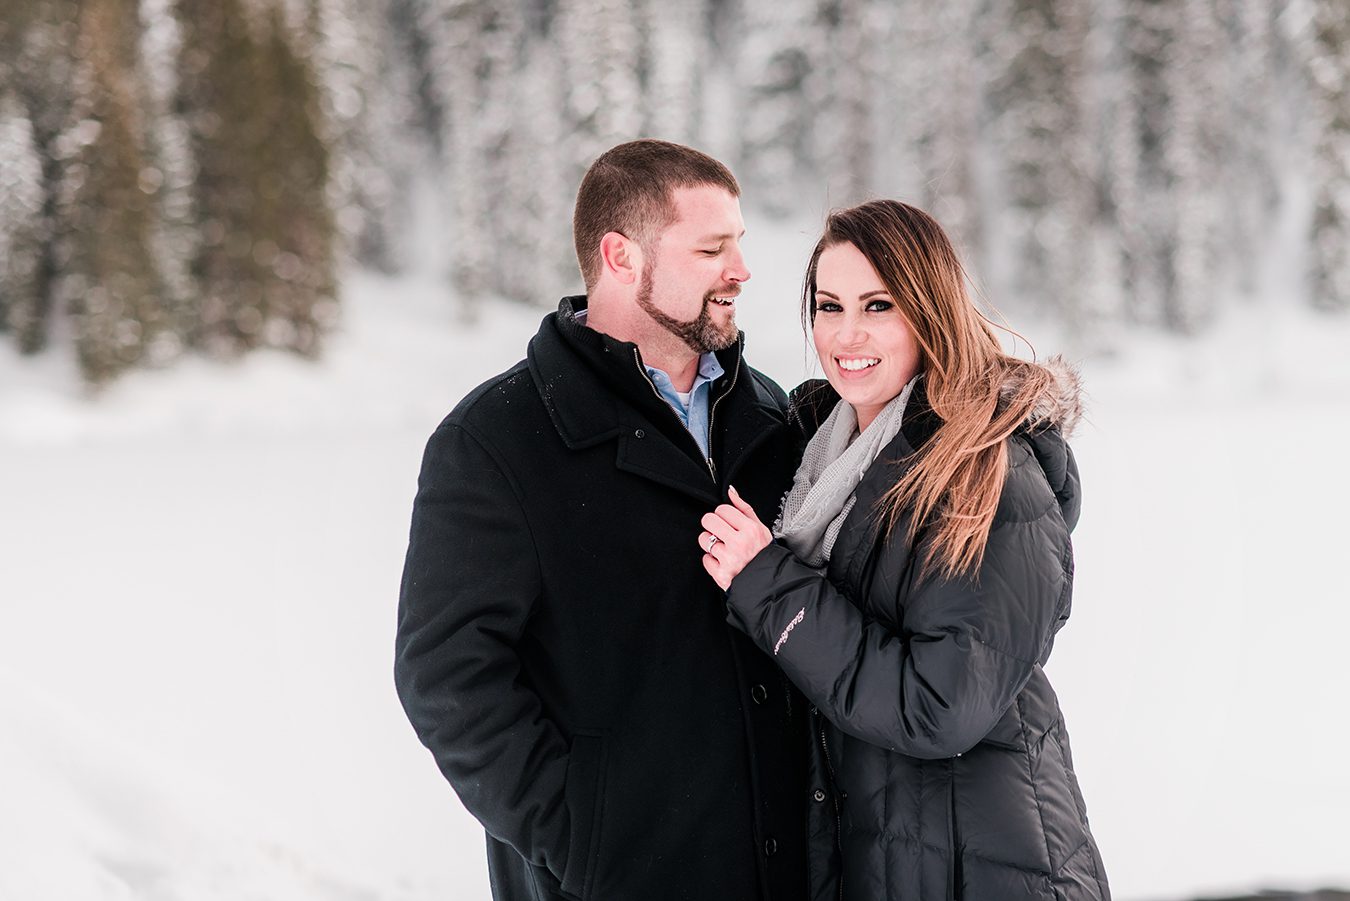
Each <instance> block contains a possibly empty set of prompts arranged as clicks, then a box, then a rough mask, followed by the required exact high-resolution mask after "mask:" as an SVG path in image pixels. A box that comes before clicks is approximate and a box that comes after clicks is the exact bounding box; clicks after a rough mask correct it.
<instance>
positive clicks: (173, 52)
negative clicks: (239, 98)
mask: <svg viewBox="0 0 1350 901" xmlns="http://www.w3.org/2000/svg"><path fill="white" fill-rule="evenodd" d="M173 6H174V0H140V23H141V33H140V55H141V63H142V70H143V71H144V73H145V78H144V79H143V83H144V86H145V99H144V101H143V113H144V115H145V117H146V121H147V126H146V142H147V155H148V156H149V158H150V162H149V163H148V165H147V166H146V168H145V169H144V170H143V172H142V182H143V183H144V187H145V188H146V189H148V190H150V191H152V196H153V197H154V198H155V203H156V216H155V220H154V226H153V229H152V233H151V249H152V252H153V254H154V259H155V268H156V270H157V271H158V272H159V274H160V276H161V282H162V285H163V290H162V294H161V296H160V306H161V308H162V315H163V316H164V317H165V327H164V329H163V330H162V331H161V332H159V334H158V335H157V336H156V337H155V338H154V340H153V341H151V343H150V344H149V346H148V347H147V358H148V362H149V363H150V364H151V365H161V364H164V363H167V362H168V361H169V360H171V359H173V358H174V357H176V356H178V355H179V354H180V353H182V351H183V350H184V348H185V346H186V342H187V339H188V336H189V335H191V334H193V333H194V332H195V331H196V330H197V319H196V316H197V310H198V303H197V284H196V281H195V279H194V278H193V275H192V264H193V260H194V259H195V257H196V254H197V248H198V241H199V237H198V234H197V220H196V217H195V215H194V209H193V199H192V197H193V195H192V191H193V187H192V186H193V182H194V180H195V178H196V163H195V161H194V160H193V158H192V141H191V136H190V135H189V132H188V127H187V123H186V122H185V121H184V120H183V117H182V116H180V115H179V114H178V112H177V111H176V109H175V102H176V100H177V98H178V56H179V52H180V49H181V48H180V44H181V40H182V29H181V27H180V25H179V23H178V20H177V18H175V16H174V14H173Z"/></svg>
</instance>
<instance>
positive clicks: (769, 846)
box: [764, 838, 778, 857]
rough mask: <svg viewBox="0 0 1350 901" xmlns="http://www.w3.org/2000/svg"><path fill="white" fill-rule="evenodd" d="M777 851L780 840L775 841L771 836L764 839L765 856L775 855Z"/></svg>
mask: <svg viewBox="0 0 1350 901" xmlns="http://www.w3.org/2000/svg"><path fill="white" fill-rule="evenodd" d="M777 853H778V842H776V841H774V840H773V839H771V838H766V839H765V840H764V856H765V857H773V856H774V855H775V854H777Z"/></svg>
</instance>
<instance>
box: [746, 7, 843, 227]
mask: <svg viewBox="0 0 1350 901" xmlns="http://www.w3.org/2000/svg"><path fill="white" fill-rule="evenodd" d="M817 12H818V10H817V0H776V2H772V3H746V4H744V6H743V8H742V13H741V15H742V17H743V21H742V23H741V34H742V35H743V36H744V38H743V40H742V41H741V43H740V46H739V48H738V51H737V56H736V61H737V63H738V68H737V73H738V77H737V81H738V84H739V85H740V87H741V93H740V98H741V108H740V109H739V110H738V111H737V115H736V119H737V120H738V121H739V123H740V150H739V152H738V153H737V170H738V171H739V172H740V178H741V181H742V187H743V189H744V190H745V193H746V196H747V197H748V198H753V203H754V205H755V206H758V207H760V208H762V209H765V210H768V211H769V212H771V213H774V214H779V215H782V214H786V213H788V212H791V211H793V210H796V209H798V208H799V207H800V206H801V203H802V199H803V198H804V197H815V196H818V184H817V180H818V174H819V172H820V166H819V164H818V161H817V159H816V140H815V137H814V136H815V127H816V120H817V117H818V116H819V114H820V110H821V106H822V98H821V97H820V95H819V89H820V86H819V72H818V70H819V68H820V66H819V54H821V53H823V52H825V50H826V47H827V40H826V30H825V28H824V27H823V23H822V21H821V20H820V17H819V16H818V14H817Z"/></svg>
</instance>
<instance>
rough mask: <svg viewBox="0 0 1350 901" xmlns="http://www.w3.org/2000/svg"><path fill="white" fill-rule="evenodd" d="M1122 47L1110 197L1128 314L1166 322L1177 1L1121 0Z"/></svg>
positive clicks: (1171, 224) (1119, 29)
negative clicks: (1171, 58) (1172, 63)
mask: <svg viewBox="0 0 1350 901" xmlns="http://www.w3.org/2000/svg"><path fill="white" fill-rule="evenodd" d="M1116 28H1117V33H1118V35H1119V40H1120V42H1121V44H1122V46H1123V48H1124V52H1123V59H1122V60H1121V62H1122V68H1123V71H1124V74H1123V77H1122V79H1121V80H1122V82H1123V84H1122V85H1121V87H1122V88H1123V89H1124V97H1125V98H1126V99H1125V100H1124V102H1123V103H1121V104H1120V107H1119V109H1118V110H1117V113H1116V116H1115V127H1114V128H1112V133H1113V136H1114V140H1113V146H1112V149H1111V154H1110V158H1111V185H1112V190H1111V198H1112V202H1113V208H1114V212H1115V222H1116V227H1117V229H1118V233H1119V236H1120V243H1121V247H1122V250H1123V254H1122V263H1123V266H1122V271H1123V276H1124V282H1125V295H1126V296H1127V297H1128V298H1129V299H1130V303H1129V306H1128V313H1129V316H1130V318H1131V319H1133V320H1135V321H1137V322H1144V323H1154V324H1161V323H1162V322H1163V321H1164V318H1165V310H1166V305H1167V303H1168V298H1169V296H1170V292H1171V284H1172V270H1171V249H1172V243H1173V242H1172V236H1173V235H1175V233H1176V216H1175V214H1174V206H1173V203H1174V199H1173V198H1172V197H1171V195H1170V193H1169V183H1170V171H1169V168H1168V155H1167V151H1166V144H1167V141H1168V134H1169V130H1170V124H1171V121H1172V115H1173V114H1172V97H1171V93H1170V90H1169V89H1170V83H1169V76H1168V67H1167V65H1166V61H1167V59H1168V57H1169V55H1170V54H1171V53H1172V52H1173V48H1174V47H1175V45H1176V43H1177V38H1176V28H1177V23H1176V21H1175V2H1174V0H1123V2H1122V5H1121V10H1120V19H1119V21H1118V23H1117V25H1116Z"/></svg>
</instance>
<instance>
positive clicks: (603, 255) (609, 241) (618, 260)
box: [600, 232, 642, 285]
mask: <svg viewBox="0 0 1350 901" xmlns="http://www.w3.org/2000/svg"><path fill="white" fill-rule="evenodd" d="M600 265H601V268H602V269H604V270H605V271H606V272H608V273H609V274H610V275H611V276H613V278H614V280H615V281H617V282H618V283H619V284H621V285H631V284H634V283H635V282H636V281H637V280H638V276H639V275H640V274H641V272H642V248H641V247H639V246H638V243H637V242H636V241H630V240H629V239H628V238H625V237H624V236H623V235H621V234H619V233H618V232H605V236H604V237H603V238H601V239H600Z"/></svg>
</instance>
